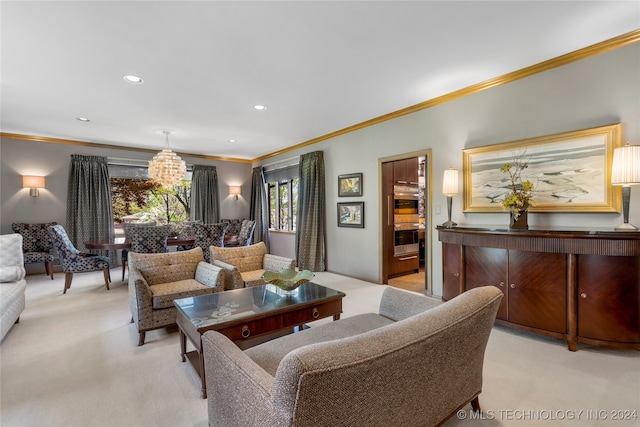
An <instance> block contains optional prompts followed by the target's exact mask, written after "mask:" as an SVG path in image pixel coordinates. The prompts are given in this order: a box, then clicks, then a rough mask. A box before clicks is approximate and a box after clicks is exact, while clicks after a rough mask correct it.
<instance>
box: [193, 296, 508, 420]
mask: <svg viewBox="0 0 640 427" xmlns="http://www.w3.org/2000/svg"><path fill="white" fill-rule="evenodd" d="M501 299H502V292H500V291H499V290H498V289H497V288H496V287H493V286H486V287H481V288H475V289H472V290H469V291H467V292H465V293H463V294H461V295H459V296H458V297H456V298H454V299H452V300H450V301H448V302H446V303H443V304H439V302H438V301H435V302H434V299H432V298H427V297H425V296H422V295H419V294H414V293H410V292H405V291H401V290H398V289H394V288H387V289H385V291H384V294H383V297H382V302H381V305H380V313H379V314H374V313H366V314H361V315H357V316H353V317H348V318H344V319H340V320H337V321H334V322H330V323H325V324H322V325H319V326H315V327H312V328H310V329H306V330H303V331H301V332H298V333H295V334H291V335H287V336H284V337H281V338H277V339H275V340H272V341H267V342H266V343H264V344H260V345H258V346H255V347H252V348H250V349H248V350H246V351H242V350H240V349H239V348H238V346H237V345H235V344H234V343H233V342H231V341H230V340H229V339H228V338H227V337H225V336H224V335H222V334H220V333H218V332H215V331H208V332H206V333H205V334H204V335H203V338H202V343H203V347H204V357H205V359H204V362H205V372H206V374H205V378H206V382H207V399H208V402H207V403H208V411H209V426H211V427H214V426H225V427H236V426H238V427H240V426H242V427H244V426H265V427H266V426H269V427H275V426H277V427H284V426H298V427H306V426H331V427H342V426H344V427H354V426H367V427H376V426H379V427H387V426H435V425H440V424H441V423H443V422H444V421H446V420H447V419H448V418H450V417H451V416H452V415H454V414H455V413H456V411H458V410H460V409H461V408H463V407H465V406H466V405H467V404H468V403H469V402H471V404H472V408H473V409H474V410H479V409H480V407H479V400H478V395H479V394H480V392H481V390H482V367H483V362H484V352H485V348H486V345H487V341H488V339H489V334H490V333H491V328H492V326H493V323H494V320H495V316H496V312H497V310H498V306H499V304H500V300H501Z"/></svg>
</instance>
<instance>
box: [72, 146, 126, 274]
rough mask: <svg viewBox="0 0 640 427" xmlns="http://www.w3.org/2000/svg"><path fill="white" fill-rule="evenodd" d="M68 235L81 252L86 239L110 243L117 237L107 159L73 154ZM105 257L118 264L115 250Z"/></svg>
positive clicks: (105, 253)
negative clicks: (115, 234)
mask: <svg viewBox="0 0 640 427" xmlns="http://www.w3.org/2000/svg"><path fill="white" fill-rule="evenodd" d="M66 231H67V234H68V235H69V239H70V240H71V243H73V245H74V246H75V247H76V248H77V249H78V250H79V251H81V252H85V251H86V250H87V249H86V247H85V245H84V242H86V241H87V240H109V239H112V238H113V237H114V231H113V210H112V209H111V185H110V184H109V169H108V166H107V158H106V157H100V156H83V155H79V154H72V155H71V163H70V164H69V180H68V188H67V227H66ZM103 255H106V256H108V257H109V258H110V260H111V263H112V264H115V263H116V251H108V253H107V252H106V251H104V253H103Z"/></svg>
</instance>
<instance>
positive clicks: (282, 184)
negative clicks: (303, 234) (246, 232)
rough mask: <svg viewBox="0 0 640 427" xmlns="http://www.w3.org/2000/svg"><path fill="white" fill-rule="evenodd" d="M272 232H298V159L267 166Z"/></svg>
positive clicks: (270, 226)
mask: <svg viewBox="0 0 640 427" xmlns="http://www.w3.org/2000/svg"><path fill="white" fill-rule="evenodd" d="M264 177H265V181H266V182H267V197H268V199H269V200H268V204H269V228H270V229H271V230H281V231H296V222H297V217H296V216H297V214H298V181H299V178H298V158H297V157H296V158H294V159H289V160H285V161H282V162H279V163H276V164H273V165H269V166H265V168H264Z"/></svg>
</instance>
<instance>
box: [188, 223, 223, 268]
mask: <svg viewBox="0 0 640 427" xmlns="http://www.w3.org/2000/svg"><path fill="white" fill-rule="evenodd" d="M228 227H229V224H228V223H226V222H218V223H216V224H197V223H196V224H193V225H192V228H193V233H194V235H195V242H194V246H196V247H199V248H201V249H202V255H203V256H204V260H205V261H206V262H211V250H210V249H209V248H210V247H212V246H215V247H221V246H223V245H224V234H225V232H226V231H227V228H228Z"/></svg>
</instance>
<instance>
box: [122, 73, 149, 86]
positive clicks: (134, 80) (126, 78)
mask: <svg viewBox="0 0 640 427" xmlns="http://www.w3.org/2000/svg"><path fill="white" fill-rule="evenodd" d="M122 78H123V79H124V81H125V82H127V83H133V84H137V85H140V84H142V83H144V80H142V79H141V78H140V77H138V76H133V75H126V76H124V77H122Z"/></svg>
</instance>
